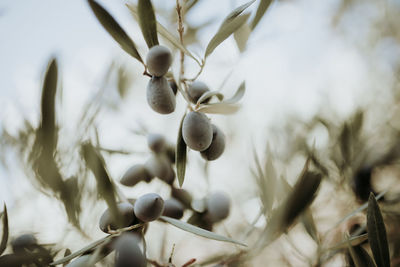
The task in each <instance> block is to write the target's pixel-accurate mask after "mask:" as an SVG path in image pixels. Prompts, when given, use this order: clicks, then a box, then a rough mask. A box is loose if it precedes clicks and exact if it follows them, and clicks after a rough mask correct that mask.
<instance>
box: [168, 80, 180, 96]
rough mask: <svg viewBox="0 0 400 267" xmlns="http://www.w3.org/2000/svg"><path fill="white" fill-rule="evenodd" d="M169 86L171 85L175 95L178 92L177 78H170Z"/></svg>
mask: <svg viewBox="0 0 400 267" xmlns="http://www.w3.org/2000/svg"><path fill="white" fill-rule="evenodd" d="M168 83H169V86H171V89H172V91H173V92H174V95H176V93H177V92H178V85H177V84H176V82H175V80H169V81H168Z"/></svg>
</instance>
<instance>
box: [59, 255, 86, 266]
mask: <svg viewBox="0 0 400 267" xmlns="http://www.w3.org/2000/svg"><path fill="white" fill-rule="evenodd" d="M91 257H92V254H86V255H83V256H80V257H79V258H77V259H75V260H73V261H71V262H70V263H68V264H67V265H66V266H65V267H89V265H88V263H89V261H90V258H91ZM92 266H93V265H92Z"/></svg>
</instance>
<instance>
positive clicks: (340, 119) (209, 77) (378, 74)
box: [0, 0, 400, 266]
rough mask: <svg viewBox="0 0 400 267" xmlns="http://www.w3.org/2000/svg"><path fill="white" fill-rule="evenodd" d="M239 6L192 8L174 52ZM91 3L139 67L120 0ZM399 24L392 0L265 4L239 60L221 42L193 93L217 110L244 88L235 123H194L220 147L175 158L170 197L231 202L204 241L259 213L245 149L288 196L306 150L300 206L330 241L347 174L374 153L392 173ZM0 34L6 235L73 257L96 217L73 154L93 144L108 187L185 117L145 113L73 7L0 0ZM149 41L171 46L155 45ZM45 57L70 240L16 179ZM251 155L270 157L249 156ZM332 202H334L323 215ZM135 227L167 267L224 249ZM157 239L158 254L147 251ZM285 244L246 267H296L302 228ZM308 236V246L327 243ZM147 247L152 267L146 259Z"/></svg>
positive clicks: (87, 16)
mask: <svg viewBox="0 0 400 267" xmlns="http://www.w3.org/2000/svg"><path fill="white" fill-rule="evenodd" d="M183 2H186V1H183ZM245 2H246V1H238V0H236V1H230V0H221V1H211V0H199V1H196V4H195V5H194V6H193V7H192V8H191V9H190V10H189V11H188V12H187V13H186V14H185V17H184V18H185V25H184V26H185V30H186V32H185V34H186V35H185V36H184V40H185V43H186V45H187V47H188V49H189V50H190V51H192V52H193V53H194V54H195V55H198V56H201V55H203V53H204V51H205V47H206V46H207V43H208V41H209V40H210V39H211V38H212V36H213V35H214V34H215V32H216V31H217V29H218V27H219V25H220V24H221V22H222V21H223V19H224V18H225V16H226V15H227V14H229V12H230V11H231V10H233V9H234V8H235V7H237V6H239V5H241V4H243V3H245ZM99 3H101V4H102V5H103V6H104V7H105V8H106V9H107V10H108V11H109V12H110V14H112V15H113V16H114V18H116V20H117V21H118V23H120V25H121V26H122V27H123V28H124V29H125V31H126V32H127V33H128V35H129V36H130V37H131V38H132V39H133V40H134V41H135V43H136V44H137V47H138V50H139V52H140V53H141V54H142V56H144V55H146V53H147V51H148V49H147V47H146V43H145V42H144V40H143V37H142V34H141V32H140V28H139V26H138V23H137V21H136V20H135V19H134V18H133V16H132V14H131V13H130V12H129V9H128V8H127V7H126V5H125V4H126V2H125V1H119V0H113V1H101V2H100V1H99ZM132 3H134V4H135V1H133V2H132ZM152 3H153V6H154V8H155V11H156V16H157V19H158V20H159V21H160V22H161V23H162V24H163V25H164V26H166V27H167V28H168V29H169V30H170V31H171V32H173V33H174V34H175V33H177V32H176V27H177V23H176V11H175V4H176V2H175V1H162V0H154V1H152ZM258 5H259V1H258V0H257V1H256V2H255V3H254V4H253V5H252V6H250V7H249V8H248V9H247V11H249V12H251V14H252V16H251V17H250V18H252V17H254V14H255V12H256V10H257V6H258ZM399 11H400V3H399V2H398V1H395V0H381V1H375V0H371V1H369V0H367V1H365V0H364V1H358V0H327V1H315V0H280V1H272V2H271V4H270V6H269V8H268V10H267V11H266V13H265V15H264V16H263V17H262V19H261V20H260V22H259V23H258V25H257V26H256V28H254V30H253V31H252V32H251V34H250V36H249V37H248V39H247V41H246V44H245V48H244V47H241V49H239V46H240V45H239V46H238V43H239V42H238V41H237V40H240V38H243V37H240V36H239V33H237V34H235V37H236V40H235V38H234V37H233V36H231V37H230V38H228V39H227V40H226V41H225V42H223V43H222V44H221V45H220V46H218V47H217V48H216V50H215V51H214V53H213V54H212V55H210V56H209V57H208V58H207V62H206V65H205V68H204V71H203V72H202V74H201V75H200V77H199V80H201V81H203V82H205V83H206V84H207V85H208V86H209V87H210V88H211V89H212V90H221V92H223V93H224V94H225V95H226V96H231V95H233V94H234V93H235V91H236V89H237V88H238V87H239V85H240V84H241V82H242V81H245V82H246V93H245V96H244V97H243V99H242V101H241V109H240V110H239V111H238V112H237V113H235V114H233V115H210V116H209V117H210V118H211V119H212V121H213V123H215V124H217V125H218V126H219V127H220V128H221V129H222V130H223V131H224V133H225V135H226V136H227V146H226V151H225V152H224V154H223V156H222V157H221V158H220V159H218V160H216V161H213V162H209V163H208V164H207V166H205V161H204V160H203V159H202V158H201V157H200V155H199V154H198V153H195V152H194V151H189V153H188V166H187V173H186V178H185V183H184V185H183V188H184V189H186V190H188V191H189V192H191V193H192V195H193V197H195V198H203V197H205V196H206V195H207V194H208V193H210V192H213V191H224V192H225V193H227V194H228V195H229V196H230V198H231V203H232V207H231V213H230V216H229V218H228V219H227V220H226V221H224V222H223V223H221V224H220V225H218V226H217V227H216V228H214V231H216V232H218V233H220V234H223V235H229V236H230V235H231V236H232V237H234V238H239V237H240V232H241V231H242V230H243V229H244V228H245V227H248V226H249V225H250V224H251V222H253V220H254V219H255V218H256V216H257V214H258V213H259V211H260V209H261V207H262V203H260V197H259V191H260V188H259V186H258V185H257V182H256V179H254V177H253V175H252V172H251V169H252V168H254V166H255V165H254V151H255V152H256V153H258V154H259V155H260V158H261V160H265V159H266V158H267V157H270V158H272V160H273V162H274V166H275V169H276V170H275V171H276V173H277V177H281V176H284V177H285V178H286V180H287V181H288V183H289V184H294V183H295V181H296V179H297V177H298V175H299V173H300V171H301V169H302V168H303V165H304V162H305V160H306V158H307V152H309V151H310V150H311V148H314V149H315V150H316V151H317V154H318V155H319V157H320V160H321V162H322V165H324V166H325V167H326V168H327V169H328V170H329V175H328V176H329V177H330V178H328V179H327V180H328V182H327V183H326V185H324V186H323V187H322V188H321V191H320V192H319V195H318V197H317V199H316V201H315V202H314V204H313V206H312V208H313V211H314V220H315V221H316V224H317V226H318V227H317V229H318V231H319V232H320V233H321V235H323V234H325V233H326V231H327V230H328V229H330V228H331V227H333V221H334V222H336V221H338V220H340V218H341V217H343V216H344V215H345V214H346V213H348V212H350V211H351V210H353V209H355V208H357V207H358V206H357V205H359V203H360V202H357V201H356V198H357V197H359V196H357V190H355V191H354V187H353V191H352V188H351V184H352V183H351V179H352V177H354V175H356V174H357V170H358V169H359V168H360V167H361V166H364V165H366V164H367V165H368V164H370V165H371V166H372V165H373V166H375V165H374V164H375V163H376V162H379V164H377V165H379V166H381V165H385V166H386V165H387V161H384V162H383V161H382V158H385V159H386V156H387V155H388V154H390V153H392V154H393V153H394V154H395V156H393V158H390V159H391V164H392V161H393V160H394V161H396V159H397V154H398V151H397V150H396V151H393V150H391V148H393V147H396V144H397V137H398V133H397V129H398V127H399V126H400V124H399V116H398V115H399V114H398V112H399V111H400V110H399V109H398V93H397V92H398V90H397V88H398V75H399V56H400V35H399V34H400V32H399V29H400V27H399V26H400V25H399V23H400V16H399V14H400V13H399ZM245 30H246V29H242V31H245ZM241 34H245V33H243V32H242V33H241ZM0 36H2V38H1V42H0V107H1V108H0V134H1V142H0V145H1V147H0V162H1V164H0V201H1V202H5V203H6V204H7V207H8V210H9V222H10V236H11V237H15V236H18V235H19V234H22V233H35V234H36V237H37V238H38V240H39V241H40V242H41V243H44V244H50V243H54V244H57V246H58V247H59V248H66V247H68V248H70V249H71V250H72V251H75V250H77V249H79V248H81V247H82V246H83V245H85V244H87V243H88V242H90V241H92V240H95V239H97V238H100V237H102V236H104V233H102V232H101V231H100V230H99V229H98V218H99V217H100V216H101V214H102V212H103V211H104V209H105V208H106V204H105V202H104V201H103V200H100V199H97V198H96V191H95V180H94V179H93V177H90V175H87V173H85V172H84V171H82V164H81V163H80V162H81V161H82V160H81V159H80V158H79V147H78V146H79V144H80V142H81V141H82V140H86V139H93V140H94V139H96V138H98V139H97V140H98V141H99V143H100V146H101V147H102V148H104V149H103V151H102V155H103V157H104V158H105V162H106V165H107V169H108V171H109V173H110V176H111V177H112V178H113V179H114V180H115V181H118V180H119V179H120V177H121V176H122V175H123V173H124V172H125V171H126V170H127V169H128V168H129V167H130V166H131V165H133V164H135V163H143V162H144V161H145V160H146V159H147V158H148V157H149V156H150V152H149V149H148V148H147V143H146V133H149V132H150V133H162V134H163V135H165V137H166V138H167V140H169V141H170V142H171V143H175V141H176V136H177V132H178V129H179V122H180V119H181V117H182V115H183V113H184V111H185V107H186V103H185V101H184V99H183V98H182V96H181V95H179V94H178V97H177V109H176V111H175V112H174V113H172V114H170V115H160V114H158V113H155V112H154V111H153V110H151V108H150V107H149V106H148V104H147V102H146V92H145V91H146V90H145V89H146V85H147V82H148V78H147V77H145V76H143V75H142V73H143V66H142V65H141V64H140V63H138V62H137V61H136V60H135V59H132V57H130V56H129V55H128V54H126V53H125V52H124V51H123V50H122V49H121V48H120V47H119V46H118V44H117V43H116V42H115V41H114V40H113V39H112V38H111V37H110V36H109V34H108V33H107V32H106V31H105V30H104V29H103V27H102V26H101V25H100V23H99V22H98V21H97V20H96V18H95V16H94V15H93V12H92V11H91V10H90V8H89V5H88V4H87V2H86V1H78V0H71V1H59V0H57V1H54V0H52V1H50V0H42V1H39V2H38V1H32V0H25V1H14V0H3V1H1V2H0ZM238 36H239V37H238ZM245 39H246V38H245ZM160 43H161V44H163V45H166V46H168V47H170V48H171V49H173V48H174V47H173V46H172V45H171V44H170V43H168V42H167V41H165V40H163V39H162V38H160ZM173 51H174V63H173V67H172V68H174V67H178V64H179V51H177V50H173ZM51 57H56V58H57V61H58V66H59V75H60V76H59V77H60V79H59V87H58V92H57V96H56V109H57V115H56V120H57V125H58V127H59V140H58V141H59V144H58V149H59V154H60V155H62V157H63V160H62V161H63V164H62V166H61V170H62V173H63V174H64V176H65V177H70V176H74V175H76V174H77V173H85V175H84V176H85V177H83V176H82V177H78V179H85V181H86V182H85V183H82V184H81V185H83V184H84V186H83V187H81V188H80V190H82V192H83V193H82V198H81V214H80V220H79V222H80V226H81V228H82V230H83V232H84V233H86V236H85V235H83V234H82V232H80V231H78V230H77V229H75V228H74V227H73V226H72V225H71V224H69V223H68V218H67V215H66V213H65V210H64V207H63V204H62V202H59V201H55V198H54V196H53V195H52V194H51V192H49V191H48V190H46V189H43V188H41V186H40V184H39V183H38V182H37V181H36V180H35V177H34V175H33V174H32V173H30V172H29V171H27V169H28V168H29V167H28V166H26V151H24V148H25V149H26V148H28V147H29V145H30V144H31V143H32V137H29V136H30V134H32V133H29V131H30V129H34V128H36V127H37V126H38V124H39V120H40V97H41V90H42V83H43V77H44V73H45V70H46V66H47V64H48V61H49V59H50V58H51ZM185 71H186V73H187V76H189V77H191V76H194V75H195V74H196V73H197V71H198V66H197V65H196V64H195V63H194V62H193V61H191V60H190V58H187V59H186V65H185ZM360 114H361V115H360ZM357 116H359V117H360V116H361V117H362V121H363V124H362V127H361V126H360V127H361V130H360V132H361V134H360V135H359V136H354V138H353V139H351V138H350V139H351V140H353V141H354V142H353V143H348V142H349V141H348V140H347V141H344V140H343V129H344V127H345V126H344V125H352V124H351V123H353V122H354V121H355V120H356V119H355V118H359V117H357ZM346 142H347V143H346ZM343 143H345V144H344V145H345V146H347V145H348V146H351V147H352V155H353V159H354V160H353V161H351V162H352V163H351V164H348V165H347V166H341V167H340V168H339V167H338V164H336V165H335V164H333V163H335V158H337V157H341V156H343V155H341V156H340V153H342V154H343V153H344V152H343ZM354 143H357V145H354V146H353V144H354ZM267 146H268V147H269V150H270V151H271V152H270V154H266V153H265V151H266V150H265V149H266V147H267ZM339 147H340V148H341V150H340V149H339ZM360 147H362V148H360ZM338 149H339V150H340V151H339V152H337V151H336V150H338ZM357 149H358V150H357ZM335 153H339V156H337V155H336V154H335ZM392 154H390V155H392ZM335 155H336V156H335ZM60 157H61V156H60ZM354 162H356V163H354ZM336 163H337V162H336ZM353 163H354V164H353ZM334 165H335V166H336V167H335V166H334ZM342 167H343V168H342ZM345 168H347V169H346V171H342V170H343V169H345ZM396 171H397V169H396V168H395V170H394V171H393V168H392V169H390V171H389V173H390V175H388V176H390V177H392V178H393V177H394V178H393V179H392V180H391V181H390V182H388V183H389V184H391V185H393V183H394V184H397V182H398V180H397V176H396V175H394V174H393V173H396ZM338 177H345V178H343V179H340V178H338ZM329 181H330V182H329ZM393 181H394V182H393ZM117 184H118V183H117ZM342 185H343V186H342ZM346 185H347V187H346ZM349 185H350V186H349ZM118 186H119V187H120V189H121V190H122V191H123V192H124V194H125V195H126V196H128V197H133V198H134V197H138V196H140V195H142V194H144V193H147V192H157V193H159V194H160V195H161V196H163V197H168V195H169V188H168V187H166V186H165V184H163V183H162V182H160V181H154V182H152V183H150V184H147V183H146V184H145V183H143V184H139V185H138V186H135V188H128V187H124V186H122V185H120V184H119V185H118ZM383 187H384V186H383ZM349 188H350V189H349ZM392 188H394V187H393V186H392ZM269 190H272V191H274V190H275V189H274V188H272V189H269ZM393 190H394V189H393ZM79 192H81V191H79ZM354 192H355V195H354ZM277 198H278V200H279V198H283V196H278V197H277ZM332 198H333V199H334V200H335V203H331V202H329V201H328V199H329V200H332ZM327 202H329V205H330V206H326V205H327ZM343 204H344V205H343ZM343 206H346V207H345V208H343ZM327 209H329V212H328V211H327ZM187 216H188V215H186V217H187ZM261 217H262V216H261ZM254 227H256V228H257V227H259V228H260V229H262V227H265V218H264V219H262V218H261V219H259V220H257V221H256V224H255V226H254ZM296 227H297V226H296ZM150 229H151V230H150V231H148V234H147V236H146V240H147V243H148V245H147V247H148V255H149V257H150V258H153V259H160V261H163V260H164V261H165V259H167V258H168V256H169V253H170V251H171V249H172V246H173V244H176V247H175V254H174V260H175V263H176V264H177V266H180V265H182V264H183V263H184V262H186V261H187V260H189V259H190V258H196V259H198V260H199V261H200V260H202V259H205V258H207V256H209V255H210V251H212V252H220V253H228V252H232V251H236V250H238V248H237V247H235V246H234V245H231V244H223V243H218V242H216V241H210V240H206V239H203V238H198V237H196V236H193V235H190V234H188V233H185V232H182V231H180V230H177V229H175V228H172V227H170V226H167V225H166V224H163V223H154V225H153V224H152V225H151V226H150ZM153 229H154V230H153ZM165 232H166V237H165V240H166V241H165V242H162V241H161V240H162V236H163V234H164V233H165ZM256 232H257V231H256ZM294 232H295V235H293V237H290V236H289V237H288V238H287V239H290V242H289V241H288V240H286V239H285V238H283V240H281V239H280V240H279V242H276V243H274V244H273V245H272V246H270V247H268V248H266V249H265V250H262V253H260V255H257V257H254V260H253V261H252V263H247V264H254V266H261V265H263V264H260V262H264V260H265V259H266V258H267V259H268V260H269V262H270V263H271V266H278V264H279V266H310V265H312V264H310V262H312V259H313V257H314V255H315V253H316V251H317V247H318V244H316V243H315V242H313V240H312V238H310V237H309V236H308V235H307V234H306V233H305V232H304V230H303V229H298V227H297V228H295V229H294ZM324 237H326V238H325V239H323V238H321V240H325V241H326V240H327V239H329V238H328V237H327V236H324ZM341 237H342V236H340V238H341ZM254 238H255V237H253V239H254ZM251 240H252V238H250V239H249V243H252V241H251ZM162 244H164V246H165V248H164V249H165V252H164V253H166V254H164V257H165V258H164V259H161V255H160V251H161V249H162ZM193 248H195V249H193ZM277 250H279V251H280V252H279V253H276V251H277ZM285 252H286V253H285ZM281 254H285V256H282V255H281ZM344 262H345V258H344V257H342V256H340V257H336V258H335V257H333V258H332V259H329V261H327V262H325V263H324V264H326V265H327V266H344V265H345V263H344ZM104 264H106V263H104ZM99 266H100V265H99Z"/></svg>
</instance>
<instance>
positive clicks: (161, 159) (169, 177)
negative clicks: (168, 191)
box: [145, 155, 175, 183]
mask: <svg viewBox="0 0 400 267" xmlns="http://www.w3.org/2000/svg"><path fill="white" fill-rule="evenodd" d="M145 166H146V169H147V171H148V172H149V173H150V174H151V175H152V176H155V177H158V178H160V179H161V180H163V181H165V182H166V183H171V182H173V180H174V178H175V173H174V170H173V169H172V167H171V163H170V161H169V160H168V158H167V157H166V156H165V155H152V156H151V157H150V158H149V159H148V160H147V161H146V163H145Z"/></svg>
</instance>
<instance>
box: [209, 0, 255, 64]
mask: <svg viewBox="0 0 400 267" xmlns="http://www.w3.org/2000/svg"><path fill="white" fill-rule="evenodd" d="M254 1H255V0H252V1H250V2H247V3H245V4H243V5H241V6H239V7H237V8H236V9H234V10H233V11H232V12H231V13H229V15H228V16H227V17H226V18H225V19H224V21H223V22H222V24H221V26H220V27H219V29H218V31H217V33H216V34H215V35H214V37H213V38H212V39H211V41H210V42H209V43H208V45H207V48H206V53H205V55H204V58H206V57H207V56H209V55H210V54H211V53H212V52H213V51H214V49H215V48H217V46H218V45H220V44H221V43H222V42H223V41H225V39H227V38H228V37H229V36H230V35H231V34H232V33H234V32H235V31H236V30H238V29H239V28H240V26H242V25H243V24H244V23H245V22H246V21H247V19H248V17H249V16H250V15H249V14H244V15H240V14H242V12H243V11H244V10H245V9H246V8H248V7H249V6H250V5H251V4H253V3H254Z"/></svg>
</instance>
